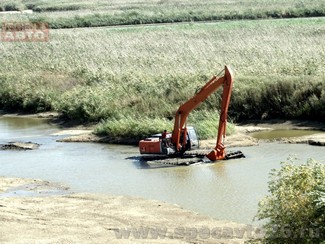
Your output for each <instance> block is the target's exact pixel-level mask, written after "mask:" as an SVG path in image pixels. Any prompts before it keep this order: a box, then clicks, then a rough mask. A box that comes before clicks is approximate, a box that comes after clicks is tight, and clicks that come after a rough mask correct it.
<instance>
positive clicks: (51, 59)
mask: <svg viewBox="0 0 325 244" xmlns="http://www.w3.org/2000/svg"><path fill="white" fill-rule="evenodd" d="M34 3H35V4H36V5H37V4H40V2H37V1H34ZM133 15H136V13H135V12H134V13H133ZM98 18H100V16H99V17H98ZM81 20H82V18H81ZM324 21H325V20H324V18H310V19H303V20H299V19H290V20H265V21H231V22H222V23H221V22H220V23H209V24H203V23H202V24H195V23H193V24H180V25H169V26H155V27H153V26H150V27H147V26H143V27H136V28H109V29H107V28H88V29H74V30H50V33H51V35H50V41H49V42H47V43H23V42H22V43H18V42H17V43H6V42H0V49H1V50H2V51H3V52H2V58H1V59H0V82H1V89H0V95H1V96H0V108H1V109H20V110H26V111H31V112H33V111H45V110H56V111H58V112H60V113H61V114H62V115H63V116H64V117H66V118H67V119H73V120H78V121H80V122H90V121H91V122H99V121H101V120H105V121H113V120H116V121H119V120H121V119H123V118H125V117H127V118H134V119H135V118H139V117H140V118H142V117H143V118H148V119H156V118H159V119H163V120H164V119H166V120H168V121H170V124H171V125H172V124H173V121H172V120H173V118H174V116H175V112H176V110H177V109H178V107H179V105H181V104H182V103H184V102H185V101H187V100H188V99H189V98H190V97H192V96H193V95H194V94H195V92H197V91H198V90H199V89H200V88H201V87H202V86H203V85H204V84H205V83H206V82H207V81H208V80H209V79H210V77H211V76H212V75H213V74H218V73H219V71H221V70H223V67H224V64H230V66H231V68H232V70H233V71H234V77H235V83H234V89H233V95H232V98H231V102H230V108H229V117H230V118H231V119H233V120H235V121H238V120H245V119H261V118H262V119H263V118H271V119H272V118H288V119H294V118H304V119H316V120H323V119H324V118H325V80H324V77H325V69H324V67H325V58H324V57H325V52H324V51H325V50H324V48H323V47H324V46H325V38H324V33H325V32H324V31H325V29H324V26H325V22H324ZM306 37H308V38H306ZM279 43H281V45H279ZM306 50H308V52H307V51H306ZM21 53H24V55H21ZM212 53H213V55H211V54H212ZM220 92H221V90H218V91H217V92H216V93H215V94H213V95H212V96H210V97H209V98H208V99H207V101H205V102H204V103H203V104H201V105H200V106H199V107H198V108H197V109H196V110H195V111H197V112H194V113H193V114H191V116H190V118H189V119H190V120H189V124H192V125H194V126H195V127H196V128H197V130H198V134H199V135H200V137H201V138H202V139H205V138H215V136H216V128H217V124H218V116H217V112H216V110H218V109H219V108H220V97H221V93H220ZM140 121H141V120H140ZM125 123H126V122H125ZM227 131H231V128H228V129H227Z"/></svg>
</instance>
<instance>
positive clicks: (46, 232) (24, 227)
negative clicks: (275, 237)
mask: <svg viewBox="0 0 325 244" xmlns="http://www.w3.org/2000/svg"><path fill="white" fill-rule="evenodd" d="M31 185H37V187H34V188H31V187H30V188H29V189H27V190H28V191H31V192H34V193H35V192H36V193H37V194H39V197H26V196H20V195H19V192H17V194H16V195H15V196H12V197H10V196H8V195H7V193H8V192H13V191H17V189H22V188H26V186H31ZM47 188H48V189H50V190H53V189H54V188H58V189H59V190H61V191H62V194H60V195H55V194H52V193H51V191H46V190H45V189H47ZM40 189H42V191H43V192H45V193H44V194H42V193H39V192H40ZM46 192H47V193H46ZM49 192H50V193H49ZM64 192H65V193H66V194H64ZM216 211H217V210H216ZM0 226H1V228H0V233H1V235H0V242H1V243H39V242H41V243H111V242H113V243H129V242H130V240H132V241H133V242H134V243H244V241H245V240H247V239H248V238H256V237H261V236H262V232H261V230H260V229H258V228H255V227H252V226H248V225H244V224H238V223H233V222H229V221H218V220H215V219H213V218H209V217H205V216H201V215H198V214H196V213H194V212H191V211H188V210H185V209H182V208H180V207H179V206H176V205H172V204H167V203H164V202H159V201H154V200H146V199H142V198H136V197H126V196H106V195H95V194H72V193H69V192H68V188H64V187H62V186H58V185H55V184H50V183H48V182H43V181H40V180H31V179H15V178H3V177H0Z"/></svg>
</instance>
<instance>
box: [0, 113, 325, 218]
mask: <svg viewBox="0 0 325 244" xmlns="http://www.w3.org/2000/svg"><path fill="white" fill-rule="evenodd" d="M58 131H59V128H57V127H56V126H53V125H50V124H48V123H47V122H46V121H45V120H40V119H32V118H21V117H4V116H2V117H0V144H4V143H7V142H9V141H32V142H35V143H38V144H40V147H39V149H37V150H32V151H0V175H1V176H6V177H24V178H37V179H42V180H48V181H51V182H57V183H62V184H64V185H67V186H69V187H70V188H71V189H70V190H71V191H74V192H91V193H104V194H113V195H130V196H140V197H144V198H148V199H156V200H162V201H166V202H169V203H174V204H178V205H180V206H182V207H183V208H186V209H190V210H193V211H196V212H198V213H200V214H204V215H208V216H212V217H214V218H217V219H222V220H231V221H236V222H241V223H247V224H252V223H253V224H258V223H256V222H253V218H254V216H255V214H256V211H257V204H258V201H259V200H260V199H261V198H262V197H263V196H265V195H266V194H267V182H268V174H269V172H270V170H271V169H272V168H279V167H280V162H281V161H286V160H287V159H288V158H289V157H295V158H296V160H297V161H298V162H306V160H307V159H308V158H314V159H317V160H318V161H320V162H323V163H325V150H324V149H325V148H324V147H317V146H309V145H305V144H279V143H264V144H260V145H259V146H253V147H245V148H233V149H231V150H241V151H242V152H243V153H244V154H245V155H246V158H245V159H236V160H228V161H222V162H218V163H213V164H199V165H192V166H187V167H186V166H183V167H152V166H150V165H147V164H144V163H141V162H140V161H139V160H137V159H136V157H137V156H138V149H137V147H132V146H117V145H108V144H98V143H60V142H56V140H57V139H59V138H60V136H54V135H53V134H54V133H55V132H58ZM18 193H19V192H18Z"/></svg>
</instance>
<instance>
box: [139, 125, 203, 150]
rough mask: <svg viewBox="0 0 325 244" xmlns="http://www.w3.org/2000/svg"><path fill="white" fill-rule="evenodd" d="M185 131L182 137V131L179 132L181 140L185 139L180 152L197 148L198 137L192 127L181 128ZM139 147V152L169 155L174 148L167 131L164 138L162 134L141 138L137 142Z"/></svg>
mask: <svg viewBox="0 0 325 244" xmlns="http://www.w3.org/2000/svg"><path fill="white" fill-rule="evenodd" d="M183 130H185V131H183V132H186V136H185V139H184V136H183V135H184V133H181V141H186V143H184V144H183V145H184V146H183V148H182V152H185V151H188V150H193V149H198V148H199V139H198V136H197V134H196V131H195V129H194V127H192V126H189V127H186V128H185V129H183ZM139 149H140V153H141V154H160V155H161V154H165V155H171V154H175V152H176V149H175V145H173V143H172V141H171V134H170V133H168V134H167V136H166V138H162V134H155V135H152V136H151V137H149V138H146V139H143V140H141V141H140V142H139Z"/></svg>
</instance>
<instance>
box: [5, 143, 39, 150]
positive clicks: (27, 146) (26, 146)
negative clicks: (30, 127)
mask: <svg viewBox="0 0 325 244" xmlns="http://www.w3.org/2000/svg"><path fill="white" fill-rule="evenodd" d="M39 146H40V145H39V144H37V143H33V142H9V143H7V144H0V150H18V151H19V150H24V151H25V150H35V149H37V148H39Z"/></svg>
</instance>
